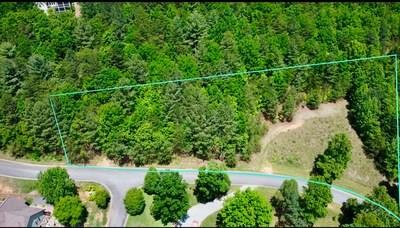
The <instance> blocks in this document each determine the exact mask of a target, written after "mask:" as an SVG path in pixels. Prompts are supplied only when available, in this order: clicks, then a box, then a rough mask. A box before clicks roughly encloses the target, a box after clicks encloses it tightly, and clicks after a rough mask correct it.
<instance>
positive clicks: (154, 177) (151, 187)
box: [143, 167, 160, 195]
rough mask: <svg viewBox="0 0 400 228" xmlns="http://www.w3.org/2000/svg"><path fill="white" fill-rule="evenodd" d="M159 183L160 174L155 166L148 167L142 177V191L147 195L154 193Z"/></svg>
mask: <svg viewBox="0 0 400 228" xmlns="http://www.w3.org/2000/svg"><path fill="white" fill-rule="evenodd" d="M159 183H160V174H159V173H158V171H157V169H156V168H154V167H150V168H149V169H148V170H147V173H146V176H145V177H144V185H143V190H144V192H145V193H147V194H149V195H153V194H156V193H157V189H158V186H159Z"/></svg>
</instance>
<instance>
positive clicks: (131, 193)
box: [124, 188, 146, 215]
mask: <svg viewBox="0 0 400 228" xmlns="http://www.w3.org/2000/svg"><path fill="white" fill-rule="evenodd" d="M124 204H125V208H126V211H127V212H128V214H130V215H139V214H141V213H142V212H143V210H144V208H145V207H146V202H145V200H144V196H143V191H142V190H141V189H138V188H131V189H129V190H128V191H127V192H126V195H125V198H124Z"/></svg>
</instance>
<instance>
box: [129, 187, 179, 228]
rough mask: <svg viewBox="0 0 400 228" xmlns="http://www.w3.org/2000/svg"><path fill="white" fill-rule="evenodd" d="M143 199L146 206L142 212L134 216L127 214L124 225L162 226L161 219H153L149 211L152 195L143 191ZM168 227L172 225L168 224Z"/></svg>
mask: <svg viewBox="0 0 400 228" xmlns="http://www.w3.org/2000/svg"><path fill="white" fill-rule="evenodd" d="M144 199H145V200H146V207H145V209H144V211H143V213H142V214H140V215H136V216H130V215H129V216H128V221H127V223H126V226H128V227H163V226H164V225H163V224H162V223H161V221H156V220H154V218H153V216H152V215H151V213H150V207H151V205H152V203H153V196H151V195H147V194H146V193H144ZM169 226H170V227H172V226H173V225H172V224H170V225H169Z"/></svg>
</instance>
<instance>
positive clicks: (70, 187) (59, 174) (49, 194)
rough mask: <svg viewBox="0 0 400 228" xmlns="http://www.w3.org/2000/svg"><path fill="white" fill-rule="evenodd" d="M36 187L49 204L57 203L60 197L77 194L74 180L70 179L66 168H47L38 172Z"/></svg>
mask: <svg viewBox="0 0 400 228" xmlns="http://www.w3.org/2000/svg"><path fill="white" fill-rule="evenodd" d="M37 188H38V191H39V193H40V194H41V195H42V196H43V197H44V198H45V199H46V201H47V202H48V203H50V204H55V203H57V201H58V200H59V199H60V198H61V197H64V196H74V195H76V194H77V190H76V186H75V183H74V181H73V180H72V179H70V177H69V175H68V173H67V170H66V169H64V168H60V167H56V168H49V169H47V170H46V171H44V172H40V173H39V176H38V183H37Z"/></svg>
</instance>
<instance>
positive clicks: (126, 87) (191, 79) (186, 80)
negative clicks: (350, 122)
mask: <svg viewBox="0 0 400 228" xmlns="http://www.w3.org/2000/svg"><path fill="white" fill-rule="evenodd" d="M394 56H397V55H395V54H393V55H381V56H373V57H365V58H358V59H347V60H339V61H330V62H322V63H311V64H303V65H294V66H286V67H278V68H269V69H262V70H252V71H244V72H236V73H226V74H215V75H210V76H205V77H194V78H186V79H177V80H167V81H159V82H150V83H144V84H135V85H126V86H117V87H109V88H101V89H93V90H83V91H75V92H66V93H58V94H52V95H50V97H59V96H69V95H77V94H86V93H95V92H107V91H113V90H120V89H131V88H135V87H145V86H156V85H163V84H168V83H179V82H190V81H199V80H209V79H216V78H223V77H232V76H238V75H244V74H254V73H264V72H273V71H280V70H290V69H298V68H307V67H316V66H322V65H331V64H340V63H349V62H357V61H366V60H372V59H382V58H390V57H394Z"/></svg>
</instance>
